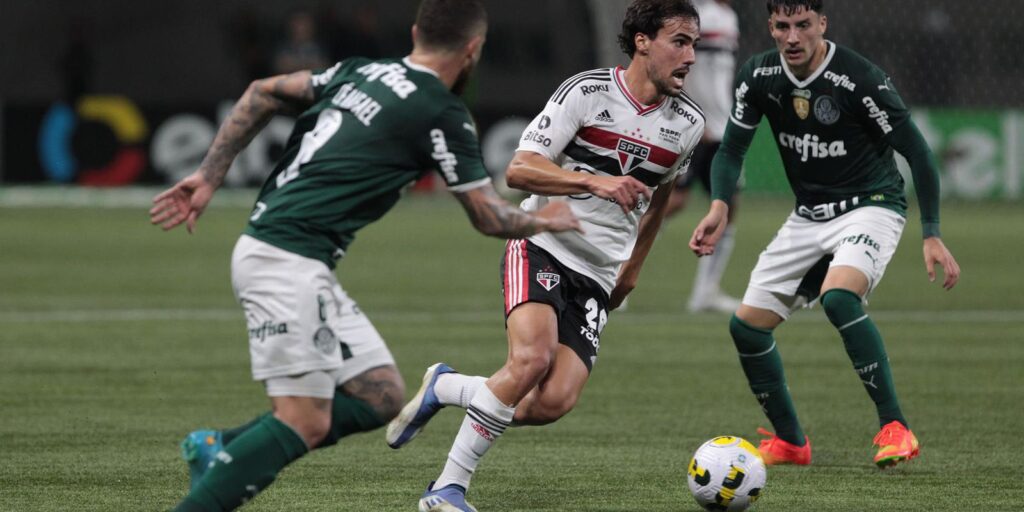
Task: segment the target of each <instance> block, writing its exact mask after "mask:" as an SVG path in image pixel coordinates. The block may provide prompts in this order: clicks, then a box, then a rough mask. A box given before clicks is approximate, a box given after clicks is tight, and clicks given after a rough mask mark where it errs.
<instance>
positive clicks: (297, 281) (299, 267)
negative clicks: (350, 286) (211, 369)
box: [231, 235, 395, 398]
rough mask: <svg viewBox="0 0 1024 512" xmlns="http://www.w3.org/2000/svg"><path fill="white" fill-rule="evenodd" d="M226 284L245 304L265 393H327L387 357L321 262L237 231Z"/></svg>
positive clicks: (388, 361)
mask: <svg viewBox="0 0 1024 512" xmlns="http://www.w3.org/2000/svg"><path fill="white" fill-rule="evenodd" d="M231 284H232V286H233V287H234V290H235V298H236V299H238V302H239V303H240V304H241V305H242V309H244V310H245V318H246V324H247V326H248V329H249V354H250V355H251V357H252V376H253V379H254V380H259V381H268V386H267V389H268V394H271V396H285V395H287V396H317V397H321V398H330V397H332V396H333V395H334V387H336V386H338V385H341V384H342V383H344V382H346V381H348V380H349V379H351V378H353V377H355V376H356V375H359V374H360V373H363V372H365V371H367V370H369V369H371V368H376V367H378V366H385V365H394V364H395V360H394V358H393V357H392V356H391V352H390V351H389V350H388V348H387V345H386V344H385V343H384V339H383V338H381V336H380V334H379V333H378V332H377V329H375V328H374V327H373V324H371V323H370V320H369V319H367V318H366V315H364V314H363V313H362V311H360V309H359V306H358V305H356V303H355V301H353V300H352V299H351V298H349V296H348V294H346V293H345V291H344V290H342V288H341V285H340V284H339V283H338V280H337V278H336V277H335V276H334V272H332V271H331V269H330V268H328V267H327V265H325V264H324V263H323V262H321V261H318V260H314V259H311V258H306V257H304V256H299V255H298V254H295V253H292V252H289V251H285V250H283V249H279V248H277V247H274V246H272V245H270V244H267V243H264V242H261V241H259V240H257V239H255V238H253V237H250V236H248V235H242V236H241V237H240V238H239V239H238V243H236V244H235V250H234V253H233V254H232V256H231ZM311 372H316V373H319V372H327V373H328V374H330V375H331V376H332V380H333V381H334V382H333V383H331V384H332V385H330V386H328V385H326V384H324V383H323V379H322V378H303V376H304V375H305V374H309V373H311ZM269 379H273V380H274V382H269ZM328 387H329V389H328ZM275 390H277V391H275ZM323 395H326V396H323Z"/></svg>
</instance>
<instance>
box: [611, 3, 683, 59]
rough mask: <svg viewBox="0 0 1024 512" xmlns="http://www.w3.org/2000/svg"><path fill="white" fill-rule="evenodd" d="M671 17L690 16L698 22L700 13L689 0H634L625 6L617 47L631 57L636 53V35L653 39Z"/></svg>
mask: <svg viewBox="0 0 1024 512" xmlns="http://www.w3.org/2000/svg"><path fill="white" fill-rule="evenodd" d="M672 18H690V19H694V20H697V24H698V25H699V24H700V15H699V14H697V9H696V8H694V7H693V4H692V3H690V0H634V1H633V3H631V4H629V7H627V8H626V18H625V19H623V20H622V32H620V33H619V47H620V48H622V51H623V52H625V53H626V55H629V56H630V57H633V54H634V53H636V35H637V34H646V35H647V37H650V38H651V39H654V38H655V37H657V36H658V30H661V27H663V26H664V25H665V21H666V20H669V19H672Z"/></svg>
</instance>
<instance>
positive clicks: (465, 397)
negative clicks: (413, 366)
mask: <svg viewBox="0 0 1024 512" xmlns="http://www.w3.org/2000/svg"><path fill="white" fill-rule="evenodd" d="M484 382H487V379H486V378H485V377H476V376H473V375H463V374H461V373H445V374H442V375H441V376H439V377H438V378H437V382H435V383H434V394H435V395H437V399H438V400H440V401H441V403H442V404H444V405H457V406H459V407H461V408H463V409H465V408H467V407H469V401H470V400H472V399H473V395H475V394H476V392H477V390H478V389H480V388H481V387H483V385H484Z"/></svg>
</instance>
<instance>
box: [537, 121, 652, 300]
mask: <svg viewBox="0 0 1024 512" xmlns="http://www.w3.org/2000/svg"><path fill="white" fill-rule="evenodd" d="M615 152H616V153H618V156H619V166H620V167H622V174H627V173H629V172H630V171H632V170H633V169H636V168H637V167H640V164H642V163H644V162H646V161H647V157H649V156H651V147H650V146H648V145H646V144H643V143H640V142H636V141H632V140H627V139H619V145H618V146H617V147H616V148H615ZM556 284H557V283H556Z"/></svg>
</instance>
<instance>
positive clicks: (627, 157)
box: [615, 139, 651, 174]
mask: <svg viewBox="0 0 1024 512" xmlns="http://www.w3.org/2000/svg"><path fill="white" fill-rule="evenodd" d="M615 152H616V154H617V155H618V157H619V166H620V167H621V168H622V174H627V173H629V172H630V171H632V170H634V169H636V168H637V167H640V164H642V163H644V162H646V161H647V157H649V156H651V147H650V146H648V145H647V144H643V143H641V142H637V141H633V140H628V139H619V144H618V146H616V148H615Z"/></svg>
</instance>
